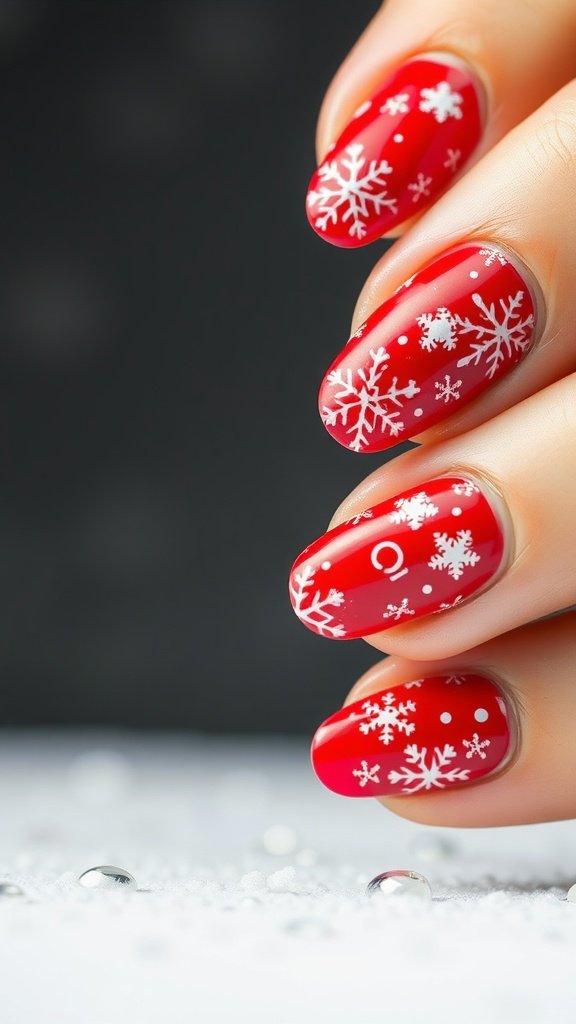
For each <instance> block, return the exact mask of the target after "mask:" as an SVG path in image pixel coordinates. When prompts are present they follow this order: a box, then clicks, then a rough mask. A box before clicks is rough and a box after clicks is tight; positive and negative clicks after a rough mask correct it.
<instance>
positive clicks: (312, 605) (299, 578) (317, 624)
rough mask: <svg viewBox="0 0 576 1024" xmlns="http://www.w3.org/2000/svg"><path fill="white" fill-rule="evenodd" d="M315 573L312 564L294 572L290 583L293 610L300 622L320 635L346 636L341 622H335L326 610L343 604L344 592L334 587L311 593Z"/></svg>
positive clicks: (330, 613)
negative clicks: (324, 592) (292, 580)
mask: <svg viewBox="0 0 576 1024" xmlns="http://www.w3.org/2000/svg"><path fill="white" fill-rule="evenodd" d="M315 574H316V570H315V569H314V567H313V566H312V565H306V566H304V568H303V569H302V570H301V572H296V573H294V580H295V585H294V584H292V583H291V584H290V593H291V595H292V601H293V604H294V611H295V612H296V615H297V616H298V618H299V619H300V620H301V622H306V623H307V624H308V625H309V626H313V627H314V629H316V630H317V631H318V633H320V635H321V636H332V637H335V638H337V637H343V636H346V630H345V629H344V626H343V625H342V623H341V622H335V620H334V615H333V614H332V612H331V611H329V610H328V609H331V608H340V607H341V606H342V605H343V604H344V594H342V593H341V592H340V591H339V590H334V588H332V589H330V590H329V591H328V592H327V593H326V594H322V592H321V591H320V590H316V592H315V593H313V590H314V586H315V583H314V577H315Z"/></svg>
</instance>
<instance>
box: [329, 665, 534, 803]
mask: <svg viewBox="0 0 576 1024" xmlns="http://www.w3.org/2000/svg"><path fill="white" fill-rule="evenodd" d="M513 725H514V720H513V716H512V715H511V713H510V711H509V708H508V705H507V702H506V700H505V699H504V697H503V694H502V691H501V689H500V688H499V687H498V686H497V685H496V684H495V683H494V682H493V681H492V680H491V679H489V678H488V677H487V676H484V675H478V674H476V673H467V672H465V673H462V674H460V675H458V674H453V675H448V674H442V675H436V676H428V677H426V678H424V679H416V680H414V681H413V682H410V683H405V684H404V685H401V686H395V687H392V688H390V689H388V690H383V691H381V692H379V693H374V694H371V695H370V697H368V698H367V699H366V700H361V701H357V702H356V703H354V704H349V705H348V706H347V707H345V708H342V710H341V711H337V712H336V714H335V715H332V716H331V717H330V718H328V719H327V720H326V721H325V722H324V723H323V724H322V725H321V726H320V728H319V729H318V730H317V732H316V734H315V736H314V740H313V742H312V764H313V766H314V770H315V772H316V774H317V776H318V778H319V779H320V781H321V782H322V783H323V784H324V785H325V786H327V787H328V789H331V790H333V792H335V793H340V794H341V795H342V796H408V795H410V794H415V793H418V794H420V795H422V794H425V793H432V792H438V791H439V790H443V789H448V788H451V787H453V786H462V785H466V784H468V783H474V782H477V781H479V780H480V779H482V778H484V777H485V776H487V775H491V774H492V773H493V772H495V771H496V770H497V769H499V768H501V767H502V766H503V765H504V764H505V763H506V761H507V760H508V759H509V757H510V752H511V747H512V744H513V737H514V733H515V730H514V727H513Z"/></svg>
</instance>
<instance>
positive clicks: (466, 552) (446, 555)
mask: <svg viewBox="0 0 576 1024" xmlns="http://www.w3.org/2000/svg"><path fill="white" fill-rule="evenodd" d="M434 543H435V545H436V552H437V553H436V554H435V555H432V558H431V559H430V561H429V562H428V565H429V566H430V568H431V569H440V570H441V571H444V570H446V572H447V573H448V575H449V576H451V577H452V579H453V580H459V579H460V577H461V575H462V573H463V572H464V569H465V568H466V566H469V565H476V564H477V563H478V562H479V561H480V555H479V554H478V552H477V551H474V550H473V549H472V544H473V543H474V540H473V537H472V533H471V531H470V530H458V533H457V534H456V536H455V537H449V536H448V534H447V533H435V534H434Z"/></svg>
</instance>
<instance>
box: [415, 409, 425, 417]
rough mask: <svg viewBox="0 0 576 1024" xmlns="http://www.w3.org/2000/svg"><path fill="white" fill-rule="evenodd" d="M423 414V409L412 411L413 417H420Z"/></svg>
mask: <svg viewBox="0 0 576 1024" xmlns="http://www.w3.org/2000/svg"><path fill="white" fill-rule="evenodd" d="M423 412H424V409H414V415H415V416H421V415H422V413H423Z"/></svg>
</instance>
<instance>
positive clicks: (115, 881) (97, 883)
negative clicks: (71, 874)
mask: <svg viewBox="0 0 576 1024" xmlns="http://www.w3.org/2000/svg"><path fill="white" fill-rule="evenodd" d="M78 881H79V883H80V885H83V886H84V888H85V889H118V888H122V887H123V886H124V887H125V888H127V889H128V888H134V887H135V886H136V881H135V879H134V878H133V877H132V875H131V874H130V872H129V871H125V870H124V868H116V867H114V866H113V865H111V864H100V865H99V866H98V867H95V868H88V871H84V872H83V874H81V875H80V877H79V879H78Z"/></svg>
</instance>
